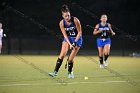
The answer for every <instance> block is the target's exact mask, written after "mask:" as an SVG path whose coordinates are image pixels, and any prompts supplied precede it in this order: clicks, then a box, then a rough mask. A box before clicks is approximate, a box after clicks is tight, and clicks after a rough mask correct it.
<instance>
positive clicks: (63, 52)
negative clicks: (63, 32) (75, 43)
mask: <svg viewBox="0 0 140 93" xmlns="http://www.w3.org/2000/svg"><path fill="white" fill-rule="evenodd" d="M68 48H69V45H68V43H67V42H63V43H62V48H61V52H60V55H59V57H58V59H57V62H56V65H55V69H54V72H53V73H49V75H50V76H57V72H58V71H59V68H60V67H61V65H62V62H63V59H64V57H65V55H66V54H67V51H68Z"/></svg>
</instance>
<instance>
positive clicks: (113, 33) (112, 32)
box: [108, 23, 115, 35]
mask: <svg viewBox="0 0 140 93" xmlns="http://www.w3.org/2000/svg"><path fill="white" fill-rule="evenodd" d="M108 26H109V29H110V32H111V34H112V35H115V32H114V31H113V30H112V27H111V24H109V23H108Z"/></svg>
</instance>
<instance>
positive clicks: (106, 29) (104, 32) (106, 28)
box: [98, 23, 110, 38]
mask: <svg viewBox="0 0 140 93" xmlns="http://www.w3.org/2000/svg"><path fill="white" fill-rule="evenodd" d="M99 30H101V31H102V32H101V33H100V34H98V36H99V37H100V38H109V33H110V28H109V26H108V23H106V24H105V25H104V26H103V25H102V24H101V23H99Z"/></svg>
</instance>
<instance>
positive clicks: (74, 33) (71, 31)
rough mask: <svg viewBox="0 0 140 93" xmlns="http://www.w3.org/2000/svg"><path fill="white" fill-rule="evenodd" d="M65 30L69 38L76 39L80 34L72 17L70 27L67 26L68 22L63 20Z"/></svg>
mask: <svg viewBox="0 0 140 93" xmlns="http://www.w3.org/2000/svg"><path fill="white" fill-rule="evenodd" d="M63 23H64V28H65V30H66V33H67V35H68V36H69V37H76V36H77V34H78V31H77V29H76V25H75V23H74V17H73V16H72V17H71V19H70V25H68V24H67V22H66V20H65V19H63Z"/></svg>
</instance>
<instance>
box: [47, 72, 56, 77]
mask: <svg viewBox="0 0 140 93" xmlns="http://www.w3.org/2000/svg"><path fill="white" fill-rule="evenodd" d="M49 76H52V77H55V76H57V72H56V71H54V72H52V73H49Z"/></svg>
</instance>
